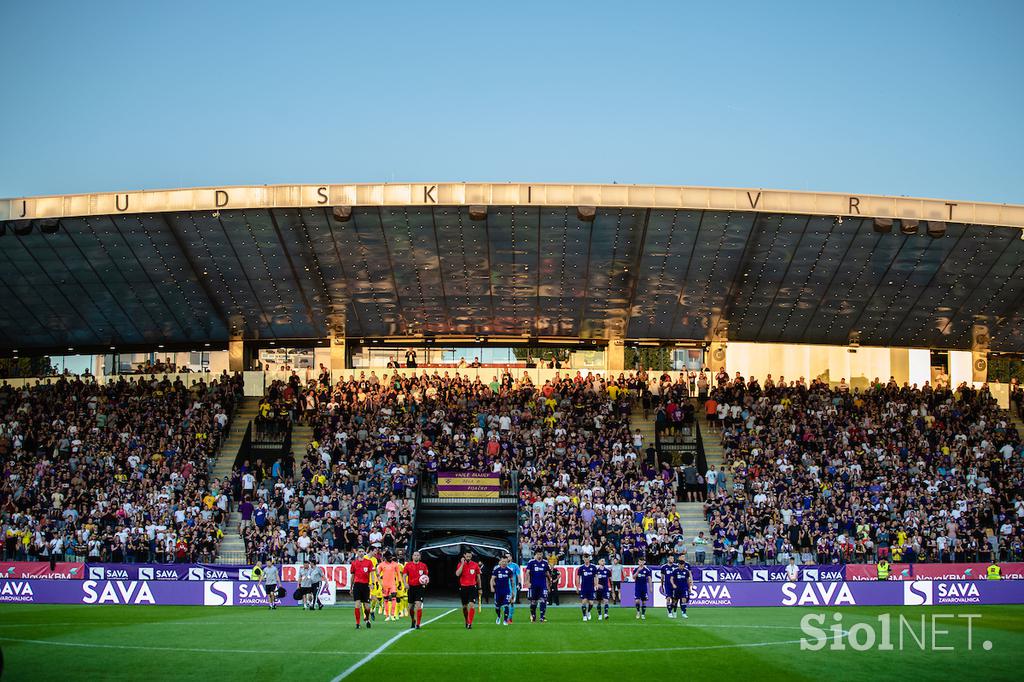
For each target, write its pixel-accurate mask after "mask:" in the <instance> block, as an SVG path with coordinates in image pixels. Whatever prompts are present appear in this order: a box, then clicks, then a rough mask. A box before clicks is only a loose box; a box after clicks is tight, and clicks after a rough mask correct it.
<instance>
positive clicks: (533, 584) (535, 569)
mask: <svg viewBox="0 0 1024 682" xmlns="http://www.w3.org/2000/svg"><path fill="white" fill-rule="evenodd" d="M543 556H544V555H543V553H542V552H541V551H540V550H539V549H538V550H537V551H536V552H534V553H533V560H532V561H530V562H529V563H527V564H526V575H527V576H528V577H529V579H530V591H529V594H528V595H527V596H528V598H529V600H530V621H531V622H533V623H536V622H537V604H538V603H539V604H540V622H542V623H546V622H547V613H548V570H549V568H550V567H549V565H548V562H546V561H544V559H543V558H542V557H543Z"/></svg>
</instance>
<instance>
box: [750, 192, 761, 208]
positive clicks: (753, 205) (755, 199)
mask: <svg viewBox="0 0 1024 682" xmlns="http://www.w3.org/2000/svg"><path fill="white" fill-rule="evenodd" d="M747 201H749V202H750V208H757V202H759V201H761V193H760V192H758V193H757V196H756V197H752V196H750V192H747Z"/></svg>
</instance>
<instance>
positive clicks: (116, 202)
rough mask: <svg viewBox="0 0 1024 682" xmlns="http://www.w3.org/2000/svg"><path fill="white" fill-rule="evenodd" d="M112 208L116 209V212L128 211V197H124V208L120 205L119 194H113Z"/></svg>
mask: <svg viewBox="0 0 1024 682" xmlns="http://www.w3.org/2000/svg"><path fill="white" fill-rule="evenodd" d="M114 206H115V207H117V210H118V211H127V210H128V195H127V194H125V195H124V206H122V205H121V195H120V194H115V195H114Z"/></svg>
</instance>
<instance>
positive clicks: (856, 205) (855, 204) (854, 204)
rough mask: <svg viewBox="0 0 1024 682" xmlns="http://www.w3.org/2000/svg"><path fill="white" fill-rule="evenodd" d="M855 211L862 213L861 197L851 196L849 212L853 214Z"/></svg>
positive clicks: (858, 213)
mask: <svg viewBox="0 0 1024 682" xmlns="http://www.w3.org/2000/svg"><path fill="white" fill-rule="evenodd" d="M854 209H856V211H854ZM854 212H856V213H857V215H860V197H850V210H849V213H851V214H852V213H854Z"/></svg>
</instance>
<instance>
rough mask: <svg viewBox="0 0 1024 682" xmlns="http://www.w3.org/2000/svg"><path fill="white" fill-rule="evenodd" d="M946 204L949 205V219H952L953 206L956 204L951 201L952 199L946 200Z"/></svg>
mask: <svg viewBox="0 0 1024 682" xmlns="http://www.w3.org/2000/svg"><path fill="white" fill-rule="evenodd" d="M946 206H949V219H950V220H952V219H953V207H954V206H956V204H955V203H953V202H952V201H947V202H946Z"/></svg>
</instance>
